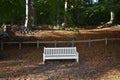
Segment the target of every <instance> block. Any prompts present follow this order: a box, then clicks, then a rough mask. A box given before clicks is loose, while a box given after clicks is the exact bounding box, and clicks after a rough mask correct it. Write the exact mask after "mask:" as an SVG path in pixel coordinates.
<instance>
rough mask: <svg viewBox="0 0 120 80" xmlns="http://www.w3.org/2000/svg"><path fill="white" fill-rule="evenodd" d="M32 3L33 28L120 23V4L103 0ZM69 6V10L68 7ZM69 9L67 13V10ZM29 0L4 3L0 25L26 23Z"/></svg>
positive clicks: (0, 2)
mask: <svg viewBox="0 0 120 80" xmlns="http://www.w3.org/2000/svg"><path fill="white" fill-rule="evenodd" d="M91 1H92V0H29V3H28V5H29V7H30V8H29V22H28V23H29V25H28V26H34V25H33V24H42V25H53V26H56V25H58V26H62V24H63V23H65V25H64V26H63V27H75V26H84V25H100V24H101V23H107V22H110V21H111V23H114V24H119V23H120V18H119V17H120V1H119V0H99V2H98V3H94V4H93V3H92V2H91ZM66 5H67V7H66V9H65V6H66ZM65 10H66V11H65ZM24 20H25V0H0V24H3V23H6V24H24Z"/></svg>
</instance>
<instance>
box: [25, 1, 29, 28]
mask: <svg viewBox="0 0 120 80" xmlns="http://www.w3.org/2000/svg"><path fill="white" fill-rule="evenodd" d="M25 27H26V28H27V27H28V0H26V16H25Z"/></svg>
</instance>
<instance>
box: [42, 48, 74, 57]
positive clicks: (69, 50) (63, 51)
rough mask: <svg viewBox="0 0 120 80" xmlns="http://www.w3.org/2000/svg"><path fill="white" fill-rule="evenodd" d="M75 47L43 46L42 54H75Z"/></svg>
mask: <svg viewBox="0 0 120 80" xmlns="http://www.w3.org/2000/svg"><path fill="white" fill-rule="evenodd" d="M75 53H76V47H64V48H62V47H57V48H56V47H55V48H46V47H45V48H44V54H49V55H54V54H58V55H59V54H75Z"/></svg>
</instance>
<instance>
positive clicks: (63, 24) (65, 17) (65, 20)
mask: <svg viewBox="0 0 120 80" xmlns="http://www.w3.org/2000/svg"><path fill="white" fill-rule="evenodd" d="M64 9H65V12H64V23H62V26H63V27H64V28H65V26H66V24H67V0H65V4H64Z"/></svg>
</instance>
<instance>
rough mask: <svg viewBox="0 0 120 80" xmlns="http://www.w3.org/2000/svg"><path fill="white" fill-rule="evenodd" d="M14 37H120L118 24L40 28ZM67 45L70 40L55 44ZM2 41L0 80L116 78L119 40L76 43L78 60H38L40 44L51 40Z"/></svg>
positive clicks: (119, 65) (118, 75) (119, 68)
mask: <svg viewBox="0 0 120 80" xmlns="http://www.w3.org/2000/svg"><path fill="white" fill-rule="evenodd" d="M16 36H17V38H16V40H18V41H19V40H22V41H31V40H38V39H39V40H40V41H43V40H44V41H53V40H58V41H63V40H65V41H70V40H72V39H73V38H74V39H76V40H86V39H99V38H100V39H101V38H115V37H117V38H118V37H120V28H119V27H113V28H103V29H80V30H79V33H78V31H75V32H73V31H64V30H55V31H49V30H42V31H36V32H33V33H32V34H31V35H22V34H19V32H17V33H16ZM57 45H58V46H59V45H60V46H61V45H62V46H71V44H57ZM22 46H23V47H22V49H21V50H19V49H18V45H16V44H14V45H10V44H9V45H5V46H4V50H2V51H0V55H1V56H0V80H120V41H119V40H115V41H108V45H105V43H104V42H94V43H92V46H91V47H90V48H89V47H88V43H76V44H75V46H76V47H77V51H78V52H79V63H76V62H75V60H48V61H46V63H45V64H43V63H42V53H43V47H45V46H53V45H52V44H49V45H48V44H40V48H39V49H37V48H36V44H23V45H22Z"/></svg>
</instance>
